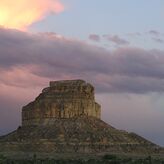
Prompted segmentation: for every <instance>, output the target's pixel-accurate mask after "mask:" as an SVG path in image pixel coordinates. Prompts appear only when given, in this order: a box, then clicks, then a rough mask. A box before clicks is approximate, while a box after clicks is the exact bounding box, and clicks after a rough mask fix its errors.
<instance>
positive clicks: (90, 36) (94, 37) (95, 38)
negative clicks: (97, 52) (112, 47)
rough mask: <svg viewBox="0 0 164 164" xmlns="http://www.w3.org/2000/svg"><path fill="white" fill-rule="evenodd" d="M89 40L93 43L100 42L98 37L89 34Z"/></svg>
mask: <svg viewBox="0 0 164 164" xmlns="http://www.w3.org/2000/svg"><path fill="white" fill-rule="evenodd" d="M89 39H90V40H92V41H95V42H99V41H100V40H101V38H100V36H99V35H97V34H90V35H89Z"/></svg>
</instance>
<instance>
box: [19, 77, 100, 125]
mask: <svg viewBox="0 0 164 164" xmlns="http://www.w3.org/2000/svg"><path fill="white" fill-rule="evenodd" d="M83 115H86V116H92V117H95V118H100V105H99V104H98V103H96V102H95V98H94V87H93V86H92V85H91V84H89V83H86V82H85V81H83V80H64V81H51V82H50V86H49V87H48V88H45V89H43V91H42V93H41V94H40V95H39V96H38V97H37V98H36V99H35V101H33V102H31V103H29V104H28V105H26V106H24V107H23V109H22V125H23V126H28V125H41V124H51V123H53V121H54V120H55V119H62V118H63V119H66V118H68V119H69V118H75V117H80V116H83Z"/></svg>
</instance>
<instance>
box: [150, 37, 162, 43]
mask: <svg viewBox="0 0 164 164" xmlns="http://www.w3.org/2000/svg"><path fill="white" fill-rule="evenodd" d="M152 39H153V40H154V41H155V42H157V43H164V40H163V39H160V38H152Z"/></svg>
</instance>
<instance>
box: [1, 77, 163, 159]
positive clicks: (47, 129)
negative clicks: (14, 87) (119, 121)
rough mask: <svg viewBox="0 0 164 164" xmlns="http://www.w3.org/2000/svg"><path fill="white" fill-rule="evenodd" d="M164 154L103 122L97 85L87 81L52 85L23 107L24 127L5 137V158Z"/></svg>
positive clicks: (2, 152)
mask: <svg viewBox="0 0 164 164" xmlns="http://www.w3.org/2000/svg"><path fill="white" fill-rule="evenodd" d="M111 153H114V154H128V155H136V154H137V155H160V156H161V155H164V151H163V148H162V147H160V146H158V145H156V144H154V143H152V142H150V141H148V140H146V139H144V138H143V137H140V136H139V135H137V134H135V133H128V132H126V131H123V130H118V129H116V128H114V127H112V126H111V125H108V124H107V123H105V122H104V121H102V120H101V106H100V105H99V104H98V103H96V102H95V97H94V87H93V86H92V85H91V84H89V83H86V82H85V81H83V80H63V81H52V82H50V86H49V87H47V88H45V89H43V91H42V93H41V94H40V95H39V96H38V97H37V98H36V99H35V100H34V101H33V102H31V103H29V104H28V105H26V106H24V107H23V108H22V126H19V127H18V128H17V130H15V131H13V132H11V133H10V134H7V135H5V136H1V137H0V154H3V155H6V156H8V157H11V158H17V157H18V158H20V157H22V158H28V157H30V156H32V155H33V154H37V155H38V156H40V157H42V158H44V157H52V158H57V157H60V158H65V157H68V158H70V157H71V158H74V157H79V158H80V157H82V156H98V155H104V154H111Z"/></svg>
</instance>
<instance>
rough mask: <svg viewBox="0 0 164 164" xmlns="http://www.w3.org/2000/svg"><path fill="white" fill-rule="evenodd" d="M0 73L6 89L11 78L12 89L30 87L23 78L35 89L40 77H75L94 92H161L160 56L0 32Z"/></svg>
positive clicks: (163, 57)
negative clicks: (91, 84)
mask: <svg viewBox="0 0 164 164" xmlns="http://www.w3.org/2000/svg"><path fill="white" fill-rule="evenodd" d="M19 68H23V70H22V72H21V73H20V72H19V71H18V70H19ZM13 70H15V71H13ZM24 70H25V71H24ZM0 72H1V78H0V83H4V84H5V81H6V83H7V82H8V81H9V80H10V85H12V80H13V79H14V85H16V83H17V82H18V83H19V81H21V82H25V85H27V81H29V85H32V84H33V83H31V82H30V80H26V79H27V78H28V76H29V79H30V78H31V77H32V78H33V80H35V81H37V84H39V81H41V84H43V81H42V79H44V78H46V79H54V80H56V79H58V80H59V79H72V78H81V79H84V80H87V81H89V82H92V83H93V84H95V85H96V88H97V90H98V91H99V92H133V93H147V92H163V91H164V87H163V86H164V52H163V51H159V50H144V49H139V48H119V49H117V50H114V51H111V52H109V51H107V50H105V49H102V48H98V47H95V46H91V45H88V44H86V43H84V42H81V41H77V40H71V39H66V38H64V37H62V36H59V35H57V34H55V33H43V34H30V33H23V32H19V31H15V30H7V29H0ZM2 72H3V74H2ZM9 72H10V73H9ZM17 72H18V74H17ZM23 73H24V75H23ZM11 74H13V75H11ZM20 75H21V77H20ZM13 76H14V77H13ZM20 78H21V79H20ZM22 79H23V80H22ZM44 81H45V79H44ZM44 84H45V83H44ZM21 85H22V84H21ZM23 86H24V85H23Z"/></svg>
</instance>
